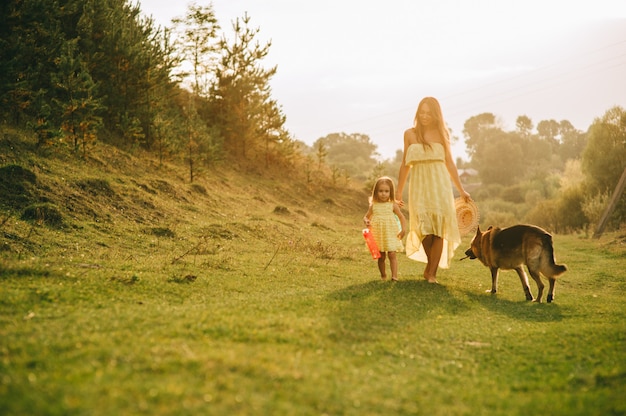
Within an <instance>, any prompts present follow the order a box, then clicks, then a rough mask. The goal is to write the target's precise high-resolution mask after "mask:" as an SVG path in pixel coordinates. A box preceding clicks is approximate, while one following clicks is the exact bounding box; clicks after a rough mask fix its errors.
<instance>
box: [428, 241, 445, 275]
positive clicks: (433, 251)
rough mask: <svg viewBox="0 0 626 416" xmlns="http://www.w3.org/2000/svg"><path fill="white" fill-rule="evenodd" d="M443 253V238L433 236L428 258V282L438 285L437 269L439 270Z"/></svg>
mask: <svg viewBox="0 0 626 416" xmlns="http://www.w3.org/2000/svg"><path fill="white" fill-rule="evenodd" d="M442 252H443V238H441V237H438V236H436V235H433V236H432V244H431V246H430V256H428V266H427V268H428V271H429V273H428V279H427V280H428V282H429V283H437V269H438V268H439V260H441V253H442Z"/></svg>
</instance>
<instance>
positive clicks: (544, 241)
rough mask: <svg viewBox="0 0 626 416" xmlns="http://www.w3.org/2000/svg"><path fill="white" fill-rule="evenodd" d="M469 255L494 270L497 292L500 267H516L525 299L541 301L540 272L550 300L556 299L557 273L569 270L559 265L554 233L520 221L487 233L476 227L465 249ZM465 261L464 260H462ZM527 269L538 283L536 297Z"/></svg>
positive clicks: (493, 286) (492, 289) (494, 284)
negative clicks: (534, 297) (553, 239)
mask: <svg viewBox="0 0 626 416" xmlns="http://www.w3.org/2000/svg"><path fill="white" fill-rule="evenodd" d="M465 255H466V257H464V258H470V259H478V260H480V262H481V263H482V264H484V265H485V266H487V267H489V269H490V270H491V293H496V292H497V291H498V274H499V271H500V269H503V270H515V271H516V272H517V274H518V275H519V278H520V281H521V282H522V288H523V289H524V294H525V295H526V300H529V301H535V302H541V297H542V296H543V288H544V284H543V282H542V281H541V276H540V274H543V275H544V276H545V277H547V278H548V281H549V282H550V288H549V289H548V296H547V301H548V303H550V302H552V301H553V300H554V284H555V283H556V278H557V276H560V275H561V274H563V273H564V272H565V271H567V266H566V265H561V264H556V262H555V260H554V247H553V245H552V235H551V234H550V233H548V232H547V231H546V230H544V229H542V228H540V227H537V226H534V225H526V224H519V225H514V226H512V227H508V228H499V227H496V228H494V227H489V229H488V230H487V231H485V232H482V231H480V227H478V229H477V230H476V235H475V236H474V238H473V239H472V242H471V243H470V248H469V249H467V250H466V251H465ZM461 260H463V259H461ZM523 265H526V267H527V268H528V272H529V273H530V275H531V277H532V278H533V280H534V281H535V282H536V283H537V290H538V293H537V298H536V299H533V295H532V293H531V292H530V287H529V286H528V276H527V275H526V273H525V272H524V268H523V267H522V266H523Z"/></svg>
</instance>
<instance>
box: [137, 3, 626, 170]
mask: <svg viewBox="0 0 626 416" xmlns="http://www.w3.org/2000/svg"><path fill="white" fill-rule="evenodd" d="M196 3H197V4H201V5H202V4H205V5H206V4H209V2H203V1H197V2H196ZM187 4H188V3H186V2H184V1H181V2H173V1H172V0H140V6H141V9H142V10H143V11H144V13H145V14H146V15H152V16H153V17H154V18H155V20H156V22H157V23H158V24H160V25H162V26H171V19H172V18H173V17H177V16H183V15H184V13H185V10H186V7H187ZM212 4H213V8H214V10H215V14H216V17H217V19H218V21H219V23H220V26H221V27H222V29H223V31H224V32H225V33H226V34H230V33H232V29H231V25H232V21H233V20H234V19H235V18H237V17H242V16H243V15H244V13H245V12H247V13H248V15H249V16H250V17H251V25H252V26H253V27H258V28H260V34H259V38H260V40H262V41H266V40H270V39H271V41H272V46H271V49H270V54H269V55H268V57H267V58H266V59H265V61H264V62H263V64H264V66H266V67H272V66H274V65H277V66H278V72H277V74H276V75H275V76H274V78H273V79H272V81H271V85H272V91H273V97H274V98H275V99H276V100H277V101H278V103H279V104H280V105H281V106H282V108H283V111H284V113H285V115H286V116H287V123H286V126H287V128H288V129H289V131H290V132H291V133H292V135H293V136H294V137H295V138H297V139H300V140H303V141H304V142H306V143H308V144H309V145H310V144H312V143H313V142H314V141H315V140H317V139H318V138H320V137H323V136H326V135H327V134H330V133H336V132H344V133H348V134H350V133H363V134H367V135H368V136H369V137H370V138H371V140H372V142H374V143H375V144H376V145H377V146H378V151H379V153H380V154H381V155H382V157H383V158H391V157H393V156H394V155H395V152H396V150H398V149H401V148H402V133H403V131H404V130H405V129H406V128H408V127H411V125H412V123H413V116H414V114H415V110H416V106H417V104H418V102H419V101H420V99H421V98H422V97H424V96H427V95H431V96H434V97H437V98H438V99H439V101H440V102H441V105H442V109H443V112H444V117H445V118H446V120H447V122H448V125H449V127H450V128H451V129H452V131H453V135H457V136H459V138H460V141H459V143H458V144H457V145H455V146H454V149H453V153H454V156H455V157H463V158H465V153H464V145H463V137H462V129H463V123H464V122H465V121H466V120H467V119H468V118H470V117H472V116H475V115H478V114H480V113H483V112H490V113H494V114H495V115H496V116H498V117H499V118H500V120H501V122H502V124H503V126H504V127H505V129H507V130H509V129H510V130H512V129H514V126H515V119H516V118H517V117H518V116H520V115H526V116H528V117H530V118H531V119H532V121H533V122H534V123H535V125H536V124H537V123H538V122H539V121H541V120H547V119H555V120H557V121H561V120H563V119H567V120H569V121H570V122H571V123H572V124H573V125H574V127H576V128H577V129H579V130H583V131H586V130H587V128H588V127H589V125H590V124H591V123H592V122H593V120H594V119H595V118H596V117H600V116H602V115H603V114H604V113H605V111H606V110H608V109H609V108H611V107H612V106H614V105H620V106H622V107H624V108H626V1H624V0H594V1H584V2H580V1H571V0H524V1H514V0H482V1H481V0H475V1H471V2H470V1H465V0H437V1H432V0H430V1H423V0H387V1H385V2H382V1H368V0H358V1H357V0H316V1H306V2H305V1H296V0H216V1H213V2H212Z"/></svg>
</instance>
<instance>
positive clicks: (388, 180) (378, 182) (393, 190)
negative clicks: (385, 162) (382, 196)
mask: <svg viewBox="0 0 626 416" xmlns="http://www.w3.org/2000/svg"><path fill="white" fill-rule="evenodd" d="M382 184H387V185H389V200H390V201H391V202H393V201H395V199H396V187H395V185H394V183H393V179H391V178H390V177H389V176H381V177H380V178H378V179H376V183H374V187H373V188H372V195H371V196H370V197H369V201H370V204H371V203H372V202H380V200H379V199H378V188H380V185H382Z"/></svg>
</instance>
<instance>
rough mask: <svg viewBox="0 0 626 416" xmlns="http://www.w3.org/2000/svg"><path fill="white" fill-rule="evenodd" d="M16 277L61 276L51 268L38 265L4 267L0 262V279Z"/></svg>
mask: <svg viewBox="0 0 626 416" xmlns="http://www.w3.org/2000/svg"><path fill="white" fill-rule="evenodd" d="M16 277H33V278H50V277H62V275H61V274H60V273H58V272H55V271H52V270H51V269H43V268H38V267H4V266H2V265H1V264H0V279H10V278H16Z"/></svg>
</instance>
